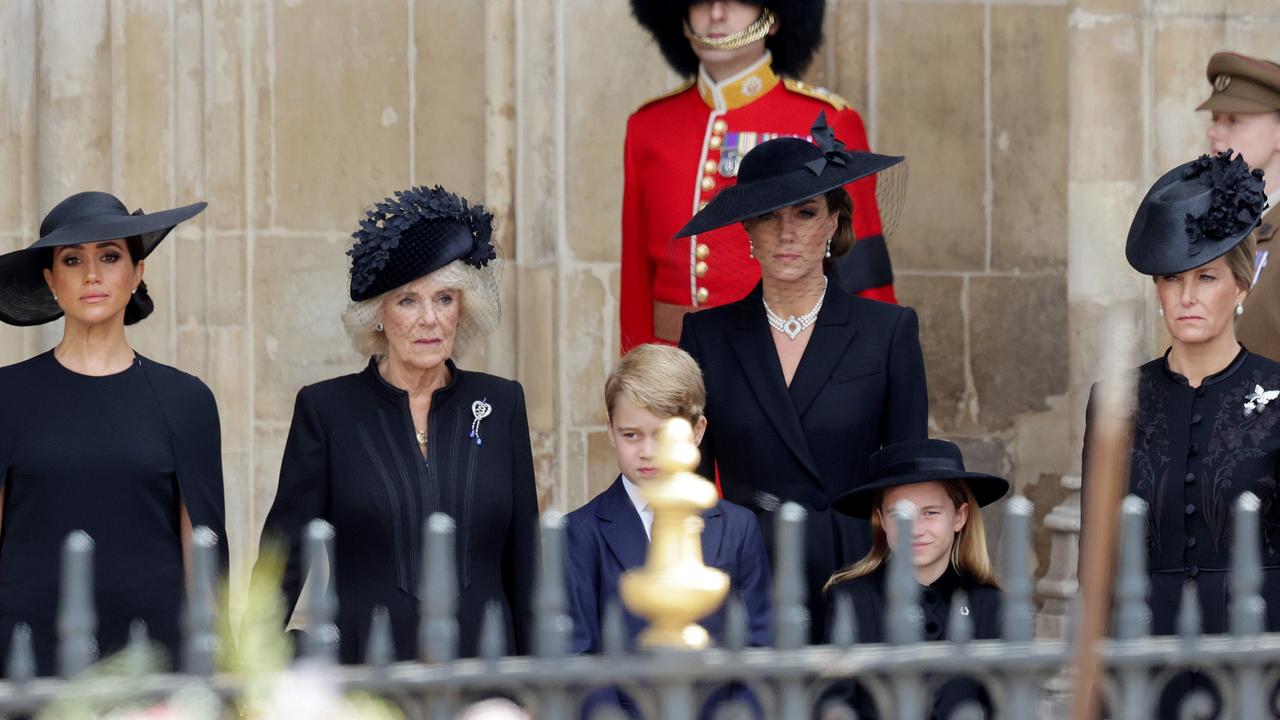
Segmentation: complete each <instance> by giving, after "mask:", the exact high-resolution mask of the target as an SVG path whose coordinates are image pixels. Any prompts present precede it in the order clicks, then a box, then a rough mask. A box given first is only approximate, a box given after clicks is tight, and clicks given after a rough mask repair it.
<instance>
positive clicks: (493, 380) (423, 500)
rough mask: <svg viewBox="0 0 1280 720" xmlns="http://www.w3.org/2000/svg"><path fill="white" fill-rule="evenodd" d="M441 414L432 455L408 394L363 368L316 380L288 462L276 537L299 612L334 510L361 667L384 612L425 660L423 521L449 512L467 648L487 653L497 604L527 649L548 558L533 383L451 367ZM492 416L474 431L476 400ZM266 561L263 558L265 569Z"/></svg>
mask: <svg viewBox="0 0 1280 720" xmlns="http://www.w3.org/2000/svg"><path fill="white" fill-rule="evenodd" d="M449 369H450V370H451V371H452V379H451V380H450V382H449V384H448V385H447V386H445V387H443V388H441V389H439V390H437V391H436V393H435V395H434V396H433V397H432V401H431V411H430V415H429V418H428V427H429V432H430V438H429V440H428V445H427V447H428V457H427V458H426V459H425V460H424V459H423V457H422V453H421V452H420V451H419V449H418V441H417V438H416V436H415V434H414V426H413V419H412V418H411V417H410V414H409V402H408V395H407V394H406V393H405V392H404V391H403V390H400V389H398V388H395V387H393V386H392V385H390V384H388V383H387V382H386V381H385V380H383V379H382V375H381V374H380V373H379V372H378V369H377V366H376V365H375V364H374V363H373V362H372V361H370V363H369V366H368V367H367V368H366V369H365V370H364V372H361V373H358V374H355V375H346V376H343V377H339V378H334V379H332V380H327V381H325V382H321V383H317V384H315V385H310V386H308V387H305V388H303V389H302V390H301V391H300V392H299V393H298V399H297V403H296V405H295V408H294V415H293V423H292V425H291V426H290V428H289V439H288V441H287V443H286V445H285V453H284V462H283V464H282V465H281V468H280V486H279V490H278V492H277V494H276V499H275V503H274V504H273V505H272V506H271V512H270V513H269V514H268V515H267V521H266V527H265V528H264V529H263V545H264V547H267V546H268V545H269V544H272V543H273V541H274V544H277V545H281V546H283V547H285V548H286V549H287V551H288V560H287V563H286V566H285V572H284V579H283V587H284V592H285V599H286V601H287V609H288V611H289V612H290V613H291V612H292V611H293V608H294V606H295V605H296V604H297V601H298V595H299V592H300V591H301V589H302V583H303V580H304V579H305V575H306V568H305V567H304V566H303V562H304V559H303V557H302V547H301V546H302V536H303V533H304V531H305V528H306V524H307V523H308V522H310V521H311V520H312V519H314V518H323V519H325V520H327V521H329V522H330V523H332V524H333V525H334V530H335V539H334V566H335V567H334V576H333V577H334V580H335V587H336V590H337V595H338V630H339V632H340V634H341V657H342V660H343V662H347V663H355V662H361V661H363V658H364V652H365V647H366V644H367V639H368V628H369V620H370V615H371V613H372V611H373V609H374V608H375V607H376V606H378V605H382V606H385V607H386V608H387V609H388V610H389V611H390V615H391V623H392V631H393V634H394V637H395V646H396V647H395V650H396V657H397V658H398V659H401V660H407V659H413V658H416V657H418V648H417V629H418V598H417V593H418V578H419V573H420V571H421V568H422V557H421V554H422V552H421V548H422V528H423V524H424V522H425V520H426V518H427V516H428V515H430V514H431V513H432V512H435V511H437V510H439V511H443V512H446V513H448V514H449V515H450V516H452V517H453V518H454V520H455V521H456V522H457V535H456V546H457V547H456V550H457V560H458V588H459V597H458V621H459V626H460V631H461V637H460V641H461V652H462V654H463V655H474V654H475V653H476V649H477V643H478V639H479V633H480V624H481V621H482V619H483V614H484V609H485V606H486V605H487V604H488V603H490V602H497V603H498V604H499V605H500V606H501V608H502V609H503V611H504V614H505V615H506V618H507V640H508V648H510V649H514V650H516V651H519V652H523V651H524V650H525V648H526V640H527V638H528V635H529V625H530V601H531V598H532V594H533V583H534V575H535V571H536V567H537V558H538V535H537V523H538V504H537V495H536V490H535V487H534V479H533V457H532V453H531V450H530V447H529V423H528V419H527V416H526V413H525V405H524V390H523V389H522V388H521V387H520V384H519V383H517V382H515V381H512V380H505V379H503V378H499V377H494V376H492V375H486V374H484V373H478V372H466V371H463V370H459V369H458V368H457V367H455V366H454V365H453V363H452V361H450V362H449ZM477 400H483V401H486V402H488V403H489V404H490V406H491V407H492V413H491V414H490V415H489V416H488V417H487V418H485V419H484V420H483V421H481V423H480V437H481V439H482V441H483V443H477V442H476V441H475V440H473V439H472V438H471V437H470V432H471V428H472V421H473V414H472V410H471V406H472V403H473V402H475V401H477ZM260 565H261V564H260Z"/></svg>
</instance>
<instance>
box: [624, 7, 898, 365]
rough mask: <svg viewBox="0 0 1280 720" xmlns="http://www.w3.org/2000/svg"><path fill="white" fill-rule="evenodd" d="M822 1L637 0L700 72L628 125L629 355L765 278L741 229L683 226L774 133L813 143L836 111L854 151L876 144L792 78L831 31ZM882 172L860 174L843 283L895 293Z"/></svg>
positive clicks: (648, 23)
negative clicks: (816, 124) (812, 131)
mask: <svg viewBox="0 0 1280 720" xmlns="http://www.w3.org/2000/svg"><path fill="white" fill-rule="evenodd" d="M824 5H825V2H824V0H769V5H768V6H762V5H761V4H759V3H758V2H748V1H744V0H684V1H673V0H632V2H631V7H632V11H633V12H634V14H635V16H636V19H637V20H639V22H640V24H641V25H643V26H644V27H645V28H646V29H648V30H649V32H650V33H652V34H653V36H654V39H655V40H656V41H657V43H658V47H659V49H661V51H662V54H663V56H664V57H665V58H666V59H667V62H668V63H670V65H671V66H672V67H673V68H674V69H675V70H676V71H677V72H679V73H680V74H682V75H684V76H686V77H690V76H696V78H695V79H694V80H691V81H690V82H688V83H686V84H685V85H683V86H681V87H679V88H677V89H676V90H674V91H672V92H671V93H668V94H667V95H664V96H662V97H659V98H657V99H654V100H651V101H649V102H648V103H646V104H644V105H643V106H641V107H640V109H639V110H637V111H636V112H635V113H634V114H633V115H632V116H631V118H630V120H629V121H628V122H627V136H626V149H625V153H626V154H625V181H624V182H625V185H624V188H623V210H622V298H621V302H620V310H621V321H622V328H621V340H622V351H623V352H624V353H625V352H626V351H627V350H629V349H630V348H632V347H634V346H636V345H639V344H641V343H646V342H655V341H657V342H667V343H674V342H676V340H677V339H678V338H679V335H680V323H681V321H682V318H683V317H684V315H685V313H687V312H690V311H693V310H697V309H699V308H705V307H712V306H715V305H723V304H725V303H728V302H733V301H735V300H739V299H741V298H742V297H743V296H745V295H746V294H747V293H748V292H750V290H751V289H752V288H753V287H754V286H755V284H756V283H757V282H759V280H760V267H759V265H758V264H757V263H756V262H755V260H754V259H752V258H751V257H750V255H749V253H748V248H747V238H746V234H745V233H744V232H743V230H742V228H741V226H740V225H734V226H733V227H728V228H721V229H719V230H715V231H712V232H708V233H703V234H701V235H696V236H694V237H691V238H681V239H679V240H677V239H675V237H674V236H675V233H676V231H677V230H679V229H680V228H681V227H682V226H683V225H684V224H685V223H686V222H688V221H689V218H691V217H692V216H693V215H694V213H696V212H697V211H698V210H699V209H701V208H702V206H703V205H705V204H706V203H707V202H708V201H709V200H710V199H711V198H712V197H714V196H715V194H716V193H717V192H719V191H720V190H722V189H724V188H725V187H728V186H730V185H733V184H734V182H735V178H736V176H737V172H738V163H739V162H740V161H741V159H742V157H743V156H744V155H746V154H747V151H749V150H751V148H753V147H755V146H756V145H758V144H760V143H762V142H764V141H766V140H770V139H772V138H776V137H784V136H791V137H801V138H806V139H809V126H810V125H812V123H813V118H814V117H816V116H817V114H818V112H819V111H826V114H827V117H828V118H829V123H830V125H831V129H832V130H833V131H834V133H835V135H836V137H839V138H840V139H841V140H844V141H845V142H846V143H847V147H848V148H849V149H850V150H866V149H867V137H866V131H865V129H864V128H863V125H862V118H860V117H859V116H858V113H857V112H855V111H854V110H853V109H851V108H850V107H849V105H848V103H847V102H845V100H844V99H843V98H841V97H840V96H838V95H836V94H834V93H831V92H829V91H827V90H824V89H822V88H818V87H813V86H811V85H806V84H805V83H803V82H800V81H798V80H795V79H793V78H794V77H796V76H798V75H799V74H800V72H801V71H803V70H804V68H805V67H806V66H807V65H808V64H809V61H810V60H811V59H812V57H813V52H814V50H815V49H816V48H817V46H818V44H819V42H820V41H821V39H822V13H823V6H824ZM875 182H876V180H875V179H874V178H868V179H866V180H861V181H858V182H855V183H852V184H850V185H849V186H848V188H847V190H848V191H849V195H850V196H851V197H852V198H853V204H854V209H853V230H854V235H855V236H856V238H857V242H855V243H854V246H853V249H852V250H850V251H849V252H848V253H847V254H846V255H844V256H843V257H841V258H839V261H838V263H837V265H836V268H835V272H834V275H833V279H834V280H836V281H837V282H838V283H839V284H840V285H841V286H842V287H844V288H845V289H846V290H848V291H850V292H854V293H857V294H858V295H861V296H863V297H869V298H874V299H877V300H884V301H886V302H897V299H896V297H895V296H894V293H893V270H892V267H891V265H890V263H889V253H888V249H887V248H886V246H885V242H884V238H883V236H882V235H881V224H880V216H879V213H878V211H877V208H876V200H875V195H876V186H875Z"/></svg>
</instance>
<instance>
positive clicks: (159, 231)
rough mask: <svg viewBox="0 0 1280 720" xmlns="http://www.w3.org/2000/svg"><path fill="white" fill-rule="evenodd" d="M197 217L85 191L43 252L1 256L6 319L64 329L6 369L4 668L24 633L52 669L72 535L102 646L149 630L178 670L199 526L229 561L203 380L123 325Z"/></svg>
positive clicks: (50, 230)
mask: <svg viewBox="0 0 1280 720" xmlns="http://www.w3.org/2000/svg"><path fill="white" fill-rule="evenodd" d="M204 207H205V203H196V204H194V205H188V206H186V207H182V208H177V209H173V210H166V211H163V212H157V213H151V214H142V211H141V210H139V211H138V212H135V213H133V214H130V213H129V211H128V210H127V209H126V208H125V206H124V204H122V203H121V202H120V201H119V200H117V199H116V198H115V197H113V196H111V195H108V194H106V193H101V192H83V193H78V194H76V195H72V196H71V197H69V198H67V199H66V200H63V201H62V202H60V203H58V205H57V206H56V207H54V208H53V210H51V211H50V212H49V214H48V215H47V216H45V219H44V221H43V222H42V223H41V225H40V238H39V240H37V241H36V242H35V243H34V244H33V245H32V246H31V247H29V248H27V249H25V250H19V251H17V252H13V253H9V254H7V255H4V256H0V320H3V321H4V322H5V323H8V324H10V325H20V326H27V325H39V324H42V323H47V322H51V321H53V320H55V319H57V318H59V317H62V318H64V320H65V321H64V324H63V334H62V339H61V341H60V342H59V343H58V344H57V346H55V347H54V349H53V350H51V351H49V352H46V353H43V354H41V355H37V356H36V357H34V358H31V359H30V360H27V361H25V362H22V363H18V364H17V365H10V366H8V367H5V368H0V398H3V399H4V407H5V412H3V413H0V483H3V496H2V498H0V507H2V508H3V510H2V515H0V518H2V523H0V656H5V655H6V654H7V645H8V643H9V641H10V638H11V637H12V635H13V633H14V629H15V627H16V626H17V625H19V624H26V625H27V626H28V627H30V630H31V635H32V639H33V640H34V645H35V651H36V664H37V671H38V672H39V673H41V674H51V673H53V672H54V671H55V670H56V669H57V663H56V662H55V655H56V653H55V648H56V641H57V631H56V629H55V628H56V620H57V618H56V616H55V609H56V608H57V607H58V585H59V574H58V567H59V565H60V552H61V547H62V544H63V541H64V539H65V538H66V537H67V535H68V534H70V533H72V532H74V531H77V530H82V531H84V532H86V533H88V535H89V536H90V537H91V538H92V540H93V542H94V556H95V557H94V578H93V580H94V590H95V603H96V608H97V615H98V635H97V637H98V646H99V650H100V651H101V653H103V654H109V653H111V652H114V651H116V650H118V649H120V648H121V647H123V646H124V643H125V642H126V640H127V638H128V632H129V625H130V623H131V622H132V621H133V620H135V619H136V620H142V621H145V622H146V624H147V630H148V632H149V634H150V636H151V638H152V639H153V640H156V641H159V643H160V645H161V646H162V647H163V648H164V649H165V650H166V651H167V652H168V655H169V660H171V661H172V660H174V659H176V658H177V657H178V656H177V652H178V649H179V637H180V633H179V619H180V614H181V611H182V607H183V605H184V602H185V601H184V591H183V588H184V586H185V583H184V579H183V578H184V570H185V567H186V562H187V558H188V557H189V549H190V542H191V536H192V528H193V526H201V525H203V526H206V527H208V528H209V529H210V530H212V531H213V532H214V533H215V534H216V537H217V543H218V548H219V550H220V551H221V556H222V559H223V562H224V563H225V560H226V540H225V530H224V508H223V495H222V460H221V446H220V434H219V424H218V410H217V407H216V405H215V403H214V399H213V395H212V394H211V393H210V392H209V389H208V388H207V387H205V385H204V383H202V382H200V380H198V379H196V378H195V377H192V376H191V375H187V374H186V373H183V372H181V371H179V370H176V369H174V368H171V367H168V366H165V365H161V364H159V363H156V362H152V361H151V360H148V359H146V358H144V357H142V356H141V355H139V354H138V353H136V352H135V351H134V350H133V348H132V347H131V346H130V344H129V341H128V338H127V337H126V335H125V326H126V325H132V324H133V323H136V322H138V321H140V320H142V319H143V318H145V317H147V316H148V315H150V314H151V311H152V309H153V307H154V305H153V303H152V301H151V298H150V296H149V295H148V293H147V286H146V284H145V283H144V282H143V281H142V276H143V270H144V263H143V260H144V258H146V257H147V256H148V255H149V254H150V253H151V251H152V250H154V249H155V247H156V245H157V244H159V242H160V241H161V240H162V239H163V238H164V237H165V236H166V235H167V234H168V233H169V231H170V230H172V229H173V227H174V226H175V225H176V224H178V223H179V222H182V221H183V220H186V219H188V218H190V217H192V216H194V215H195V214H197V213H199V212H200V211H201V210H203V209H204Z"/></svg>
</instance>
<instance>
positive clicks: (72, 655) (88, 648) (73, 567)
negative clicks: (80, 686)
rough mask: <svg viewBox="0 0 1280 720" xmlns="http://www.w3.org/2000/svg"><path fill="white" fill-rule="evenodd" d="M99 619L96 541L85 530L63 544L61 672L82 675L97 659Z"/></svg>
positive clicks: (59, 637)
mask: <svg viewBox="0 0 1280 720" xmlns="http://www.w3.org/2000/svg"><path fill="white" fill-rule="evenodd" d="M97 630H98V615H97V610H96V609H95V608H94V601H93V539H92V538H90V537H89V535H88V534H87V533H85V532H84V531H83V530H75V531H73V532H71V533H70V534H68V535H67V539H66V540H65V541H64V542H63V544H62V586H61V588H60V592H59V595H58V672H59V674H61V675H62V676H63V677H71V676H73V675H77V674H79V673H80V672H81V671H83V670H84V669H85V668H87V667H89V666H90V665H92V664H93V663H94V661H95V660H97V659H98V641H97V639H96V633H97Z"/></svg>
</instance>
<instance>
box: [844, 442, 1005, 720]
mask: <svg viewBox="0 0 1280 720" xmlns="http://www.w3.org/2000/svg"><path fill="white" fill-rule="evenodd" d="M1008 491H1009V483H1008V481H1006V480H1004V479H1003V478H999V477H996V476H994V475H987V474H984V473H975V472H967V471H966V470H965V469H964V460H963V458H962V457H961V454H960V448H958V447H956V446H955V445H954V444H953V443H950V442H947V441H945V440H915V441H909V442H903V443H898V444H896V445H891V446H889V447H886V448H884V449H882V450H879V451H877V452H876V453H875V454H874V455H872V456H871V479H870V482H869V483H868V484H866V485H864V486H862V487H861V488H858V489H856V490H852V491H850V492H848V493H845V494H844V495H842V496H840V497H839V498H836V501H835V507H836V509H837V510H839V511H840V512H844V513H848V514H849V515H852V516H853V517H857V518H869V519H870V521H871V533H872V538H871V551H870V552H868V553H867V554H866V556H865V557H863V558H862V559H861V560H859V561H857V562H856V563H854V564H852V565H850V566H849V567H847V568H844V569H843V570H841V571H840V572H837V573H835V574H834V575H832V576H831V580H830V581H829V582H828V585H827V592H828V594H829V595H830V596H831V597H832V598H834V597H835V596H838V595H847V596H848V597H849V598H850V600H851V601H852V604H853V610H854V616H855V617H856V619H857V623H858V642H863V643H880V642H884V641H885V640H886V635H887V633H886V631H885V615H886V610H887V607H886V602H885V581H886V571H887V566H886V562H887V561H888V559H889V556H890V555H891V554H893V553H895V552H901V551H903V549H902V548H899V547H897V542H898V534H897V532H895V528H894V518H893V516H892V515H891V514H890V510H891V509H892V508H894V507H896V506H897V505H898V504H899V503H902V502H907V503H910V504H911V505H912V506H913V507H914V508H915V511H916V517H915V521H914V523H913V525H912V546H911V548H910V550H911V556H912V564H913V565H914V567H915V571H916V580H917V581H918V582H919V583H920V585H921V586H922V590H921V596H920V598H921V610H922V611H923V613H924V637H925V640H944V639H946V637H947V623H948V620H949V619H950V618H951V613H952V605H953V604H954V602H956V601H957V600H959V599H960V597H961V593H963V598H964V599H963V600H962V602H963V603H964V605H963V606H962V607H961V609H960V612H962V613H964V614H966V615H968V616H969V619H970V621H971V622H972V623H973V637H974V638H976V639H979V640H989V639H995V638H998V637H999V636H1000V597H1001V596H1000V588H999V585H998V584H997V582H996V578H995V573H994V572H993V571H992V569H991V556H990V554H989V553H988V552H987V540H986V530H985V528H984V525H983V522H982V511H981V510H980V509H979V508H981V507H982V506H984V505H988V504H990V503H993V502H995V501H996V500H999V499H1000V498H1001V497H1003V496H1004V494H1005V493H1006V492H1008ZM840 695H843V697H844V700H845V701H846V702H850V703H852V704H853V705H854V706H856V707H857V709H858V717H860V718H876V717H879V715H878V714H877V713H876V712H875V708H874V706H873V705H872V704H871V702H870V699H869V698H867V697H866V696H865V694H863V693H860V692H851V691H849V690H848V689H847V688H845V689H844V691H843V692H841V693H837V694H836V695H833V696H832V697H833V698H834V697H837V696H840ZM966 700H974V701H977V702H979V703H980V704H983V705H986V706H988V708H989V704H990V703H989V699H988V698H987V694H986V692H985V691H984V690H983V689H982V687H981V686H980V685H978V684H977V683H975V682H973V681H971V680H968V679H964V678H960V679H954V680H950V681H948V682H946V683H944V684H943V686H942V688H941V689H940V691H939V692H938V695H937V698H936V701H935V703H934V706H933V716H934V717H939V718H946V717H950V713H951V711H952V710H953V709H955V708H957V707H958V706H959V705H960V704H961V703H962V702H964V701H966ZM881 709H882V710H883V709H884V708H881ZM988 716H989V715H988Z"/></svg>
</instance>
